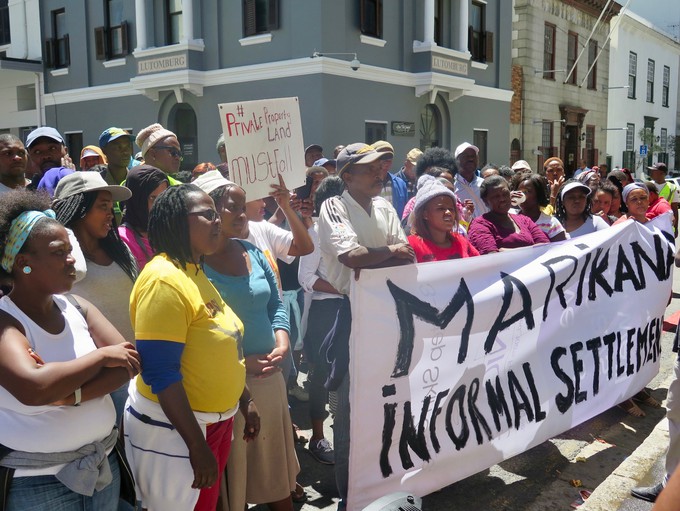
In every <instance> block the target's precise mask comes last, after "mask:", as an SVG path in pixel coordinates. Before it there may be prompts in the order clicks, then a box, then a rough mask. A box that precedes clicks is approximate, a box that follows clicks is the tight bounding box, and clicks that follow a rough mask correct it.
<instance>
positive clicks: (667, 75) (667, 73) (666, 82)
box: [661, 66, 671, 107]
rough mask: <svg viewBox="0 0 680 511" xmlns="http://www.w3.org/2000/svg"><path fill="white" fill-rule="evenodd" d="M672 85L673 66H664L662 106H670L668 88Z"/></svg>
mask: <svg viewBox="0 0 680 511" xmlns="http://www.w3.org/2000/svg"><path fill="white" fill-rule="evenodd" d="M670 85H671V68H670V67H668V66H663V88H662V89H661V106H665V107H668V90H669V88H670Z"/></svg>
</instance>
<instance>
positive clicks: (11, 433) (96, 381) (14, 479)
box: [0, 191, 141, 511]
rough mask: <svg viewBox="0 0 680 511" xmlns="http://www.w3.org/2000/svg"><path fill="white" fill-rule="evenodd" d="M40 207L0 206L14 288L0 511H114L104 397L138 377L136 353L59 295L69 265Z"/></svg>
mask: <svg viewBox="0 0 680 511" xmlns="http://www.w3.org/2000/svg"><path fill="white" fill-rule="evenodd" d="M48 208H49V199H48V198H47V197H46V196H43V195H39V194H34V193H32V192H29V191H13V192H9V193H7V194H6V195H5V196H3V200H2V201H0V246H1V247H2V251H0V253H1V254H2V260H1V261H0V266H1V269H0V273H2V274H3V276H4V277H5V278H9V279H11V280H12V282H13V288H12V291H11V292H10V293H9V295H7V296H4V297H2V299H0V424H2V427H1V428H0V444H2V445H3V446H4V447H6V448H7V449H6V450H2V451H1V452H0V498H1V499H6V502H7V509H8V510H19V509H48V508H51V509H57V508H58V509H64V510H71V509H73V510H76V509H84V508H92V509H97V510H111V511H114V510H116V509H117V507H118V497H119V494H120V488H121V473H122V472H125V471H123V470H120V468H119V463H121V462H122V458H121V457H119V456H118V454H117V449H115V444H116V441H117V438H118V430H117V428H116V427H115V418H116V413H115V409H114V406H113V402H112V400H111V397H110V396H109V393H110V392H111V391H113V390H115V389H117V388H118V387H120V386H121V385H122V384H123V383H125V382H126V381H128V380H129V379H130V378H131V377H133V376H134V375H136V374H137V373H139V371H140V369H141V367H140V360H139V355H138V354H137V352H136V351H135V349H134V346H133V345H132V344H130V343H129V342H125V340H124V339H123V337H122V336H121V335H120V334H119V333H118V332H117V331H116V329H115V328H114V327H113V325H111V323H109V321H108V320H107V319H106V318H104V316H103V315H102V314H101V312H99V310H97V308H96V307H94V306H93V305H92V304H90V303H89V302H87V301H86V300H84V299H82V298H79V297H76V296H73V295H68V294H67V295H64V293H68V291H69V290H70V289H71V286H72V285H73V283H74V281H75V278H76V272H75V266H74V264H75V260H74V258H73V256H72V255H71V243H70V241H69V237H68V234H67V232H66V229H65V228H64V227H63V226H62V225H61V224H60V223H59V222H57V221H56V220H55V214H54V212H53V211H52V210H49V209H48ZM85 426H86V427H85ZM130 497H131V498H130V500H131V502H132V503H134V495H131V496H130Z"/></svg>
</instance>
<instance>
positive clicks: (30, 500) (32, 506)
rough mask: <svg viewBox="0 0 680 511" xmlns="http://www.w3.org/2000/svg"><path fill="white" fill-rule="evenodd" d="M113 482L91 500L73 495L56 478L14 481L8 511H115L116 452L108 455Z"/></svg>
mask: <svg viewBox="0 0 680 511" xmlns="http://www.w3.org/2000/svg"><path fill="white" fill-rule="evenodd" d="M109 464H110V466H111V474H112V475H113V481H112V482H111V484H109V485H108V486H107V487H106V488H104V489H103V490H101V491H96V490H95V492H94V494H93V495H92V497H87V496H85V495H80V494H78V493H75V492H72V491H71V490H69V489H68V488H67V487H66V486H64V485H63V484H62V483H61V482H59V480H58V479H57V478H56V477H55V476H35V477H15V478H14V479H13V480H12V486H11V488H10V490H9V499H8V502H7V510H8V511H117V509H118V497H119V495H120V469H119V467H118V457H117V456H116V453H115V451H113V452H111V454H110V455H109Z"/></svg>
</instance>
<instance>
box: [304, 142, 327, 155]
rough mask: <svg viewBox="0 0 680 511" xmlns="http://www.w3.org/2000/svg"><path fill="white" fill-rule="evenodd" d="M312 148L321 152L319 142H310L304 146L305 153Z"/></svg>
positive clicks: (321, 148)
mask: <svg viewBox="0 0 680 511" xmlns="http://www.w3.org/2000/svg"><path fill="white" fill-rule="evenodd" d="M312 149H316V150H317V151H321V152H322V153H323V147H321V146H320V145H319V144H312V145H308V146H307V147H305V154H307V153H308V152H309V151H311V150H312Z"/></svg>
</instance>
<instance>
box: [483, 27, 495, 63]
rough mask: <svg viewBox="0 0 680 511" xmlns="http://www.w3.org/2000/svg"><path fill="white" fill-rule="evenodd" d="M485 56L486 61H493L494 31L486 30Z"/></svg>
mask: <svg viewBox="0 0 680 511" xmlns="http://www.w3.org/2000/svg"><path fill="white" fill-rule="evenodd" d="M484 57H485V60H486V62H493V32H484Z"/></svg>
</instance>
